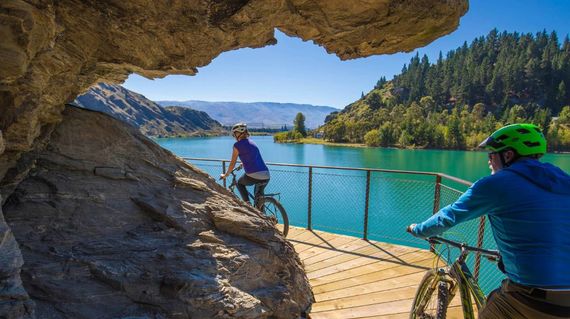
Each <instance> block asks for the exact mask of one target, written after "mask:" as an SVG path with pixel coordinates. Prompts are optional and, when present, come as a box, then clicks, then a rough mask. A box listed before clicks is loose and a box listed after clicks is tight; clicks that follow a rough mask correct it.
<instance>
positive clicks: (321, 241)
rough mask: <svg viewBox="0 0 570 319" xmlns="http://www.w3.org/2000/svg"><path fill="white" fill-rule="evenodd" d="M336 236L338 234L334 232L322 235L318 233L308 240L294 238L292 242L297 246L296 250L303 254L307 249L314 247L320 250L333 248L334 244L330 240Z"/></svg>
mask: <svg viewBox="0 0 570 319" xmlns="http://www.w3.org/2000/svg"><path fill="white" fill-rule="evenodd" d="M335 238H336V236H335V235H334V234H327V233H324V234H322V235H321V234H317V235H316V236H313V237H312V238H310V239H307V240H303V241H296V240H293V241H291V242H292V243H293V245H294V246H295V251H296V252H297V254H299V255H301V254H302V253H304V252H305V251H306V250H309V249H311V248H314V249H316V250H318V249H332V248H333V246H331V244H330V242H331V241H332V240H334V239H335Z"/></svg>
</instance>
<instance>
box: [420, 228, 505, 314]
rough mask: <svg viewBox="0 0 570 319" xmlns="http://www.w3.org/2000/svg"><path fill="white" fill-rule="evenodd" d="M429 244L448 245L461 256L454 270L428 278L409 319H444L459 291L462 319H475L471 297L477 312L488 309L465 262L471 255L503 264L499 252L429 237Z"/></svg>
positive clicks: (436, 271)
mask: <svg viewBox="0 0 570 319" xmlns="http://www.w3.org/2000/svg"><path fill="white" fill-rule="evenodd" d="M426 240H427V241H428V242H430V244H446V245H449V246H453V247H455V248H459V249H460V250H461V253H460V254H459V257H457V259H456V260H455V261H454V262H453V264H451V266H446V267H442V268H436V269H431V270H429V271H428V272H427V273H426V274H425V276H424V278H423V279H422V281H421V282H420V286H419V287H418V290H417V292H416V296H415V298H414V302H413V304H412V309H411V312H410V319H445V317H446V315H447V308H448V306H449V304H450V302H451V300H452V299H453V297H454V296H455V294H456V293H457V290H459V294H460V296H461V305H462V310H463V317H464V318H466V319H471V318H473V319H474V318H475V314H474V312H473V303H472V301H471V297H473V299H474V301H475V305H476V306H477V310H478V311H480V310H481V309H482V308H483V307H484V306H485V303H486V302H487V298H486V297H485V294H484V293H483V291H482V290H481V288H480V287H479V284H478V283H477V281H476V280H475V278H473V275H472V274H471V271H470V270H469V268H468V267H467V265H466V264H465V260H466V258H467V255H468V254H469V253H470V252H476V253H479V254H481V256H484V257H485V258H487V259H489V260H491V261H494V262H500V259H501V256H500V255H499V252H498V251H496V250H486V249H481V248H477V247H472V246H468V245H466V244H465V243H459V242H456V241H452V240H449V239H445V238H441V237H430V238H427V239H426Z"/></svg>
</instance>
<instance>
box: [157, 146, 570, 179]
mask: <svg viewBox="0 0 570 319" xmlns="http://www.w3.org/2000/svg"><path fill="white" fill-rule="evenodd" d="M252 139H253V140H254V141H255V143H256V144H257V145H258V146H259V148H260V150H261V152H262V156H263V158H264V159H265V161H266V162H275V163H293V164H304V165H327V166H344V167H364V168H383V169H397V170H414V171H430V172H441V173H445V174H448V175H452V176H455V177H459V178H461V179H465V180H468V181H470V182H473V181H475V180H477V179H478V178H481V177H483V176H486V175H488V174H489V168H488V165H487V154H486V153H485V152H466V151H442V150H400V149H390V148H360V147H343V146H324V145H313V144H278V143H273V137H271V136H254V137H252ZM156 141H157V143H158V144H160V145H161V146H162V147H164V148H166V149H168V150H170V151H172V152H173V153H175V154H176V155H178V156H181V157H201V158H216V159H229V158H230V156H231V151H232V145H233V143H234V142H235V140H234V139H233V138H232V137H230V136H224V137H204V138H164V139H157V140H156ZM542 161H545V162H549V163H553V164H554V165H557V166H559V167H560V168H562V169H563V170H564V171H566V172H570V154H547V155H545V156H544V157H543V159H542Z"/></svg>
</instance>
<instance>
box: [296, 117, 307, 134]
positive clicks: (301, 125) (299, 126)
mask: <svg viewBox="0 0 570 319" xmlns="http://www.w3.org/2000/svg"><path fill="white" fill-rule="evenodd" d="M293 131H295V132H299V133H300V134H301V135H302V136H303V137H306V136H307V129H306V128H305V115H303V113H301V112H299V113H297V116H295V120H294V121H293Z"/></svg>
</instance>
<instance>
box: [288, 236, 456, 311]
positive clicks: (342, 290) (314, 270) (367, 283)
mask: <svg viewBox="0 0 570 319" xmlns="http://www.w3.org/2000/svg"><path fill="white" fill-rule="evenodd" d="M287 239H288V240H289V241H290V242H291V243H292V244H293V245H294V246H295V250H296V251H297V253H298V254H299V257H300V258H301V260H302V261H303V264H304V266H305V270H306V272H307V276H308V277H309V281H310V283H311V286H312V288H313V293H314V294H315V303H314V304H313V307H312V311H311V314H310V317H311V318H312V319H325V318H327V319H328V318H339V319H349V318H360V319H372V318H390V319H392V318H408V317H409V311H410V307H411V304H412V300H413V298H414V295H415V291H416V289H417V287H418V284H419V282H420V280H421V278H422V277H423V275H424V273H425V272H426V270H428V269H430V268H432V267H433V265H434V262H435V259H434V254H432V253H431V252H429V251H427V250H422V249H419V248H412V247H406V246H400V245H393V244H387V243H382V242H375V241H365V240H362V239H359V238H356V237H349V236H343V235H337V234H331V233H326V232H321V231H308V230H306V229H303V228H296V227H293V228H291V229H290V230H289V235H288V236H287ZM454 299H455V300H454V301H456V302H457V299H459V298H454ZM454 304H455V303H452V305H454ZM454 306H455V307H453V308H451V309H449V314H448V318H461V317H462V316H461V311H460V308H458V307H457V306H456V305H454Z"/></svg>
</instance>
